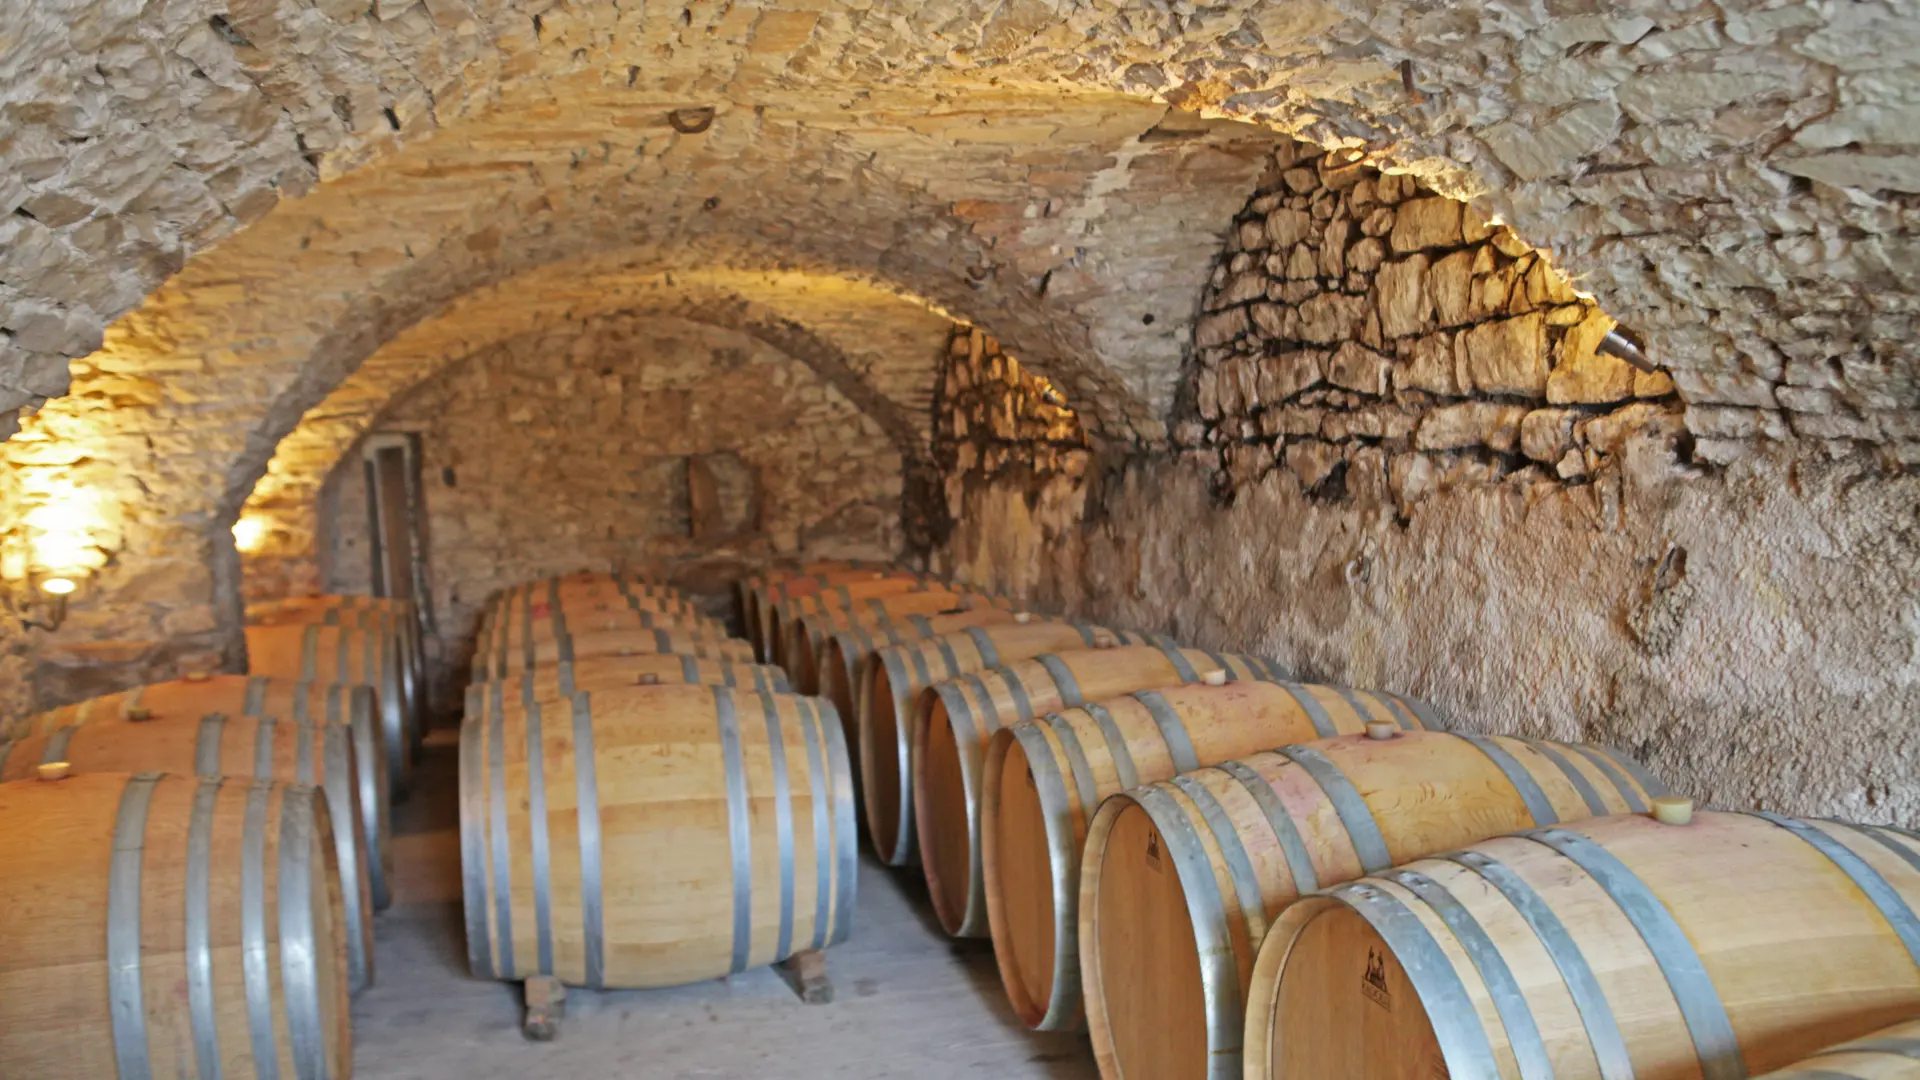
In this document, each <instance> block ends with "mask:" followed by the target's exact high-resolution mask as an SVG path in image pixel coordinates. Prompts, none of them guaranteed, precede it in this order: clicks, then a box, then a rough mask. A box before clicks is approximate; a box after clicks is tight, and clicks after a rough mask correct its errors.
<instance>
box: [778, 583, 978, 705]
mask: <svg viewBox="0 0 1920 1080" xmlns="http://www.w3.org/2000/svg"><path fill="white" fill-rule="evenodd" d="M979 608H988V609H1000V610H1004V611H1008V612H1011V611H1012V610H1013V604H1012V603H1011V602H1010V601H1008V600H1005V599H1001V598H998V597H990V596H986V595H983V594H981V593H973V592H966V591H964V590H956V589H934V590H929V591H927V592H912V593H899V594H896V595H893V596H871V597H868V598H866V599H864V600H860V601H858V602H856V603H855V604H854V606H852V607H850V608H842V607H829V608H827V609H826V610H822V611H808V612H805V613H796V614H795V615H794V616H793V617H792V618H791V620H790V621H789V623H788V629H787V640H786V643H785V645H784V646H783V647H782V648H781V650H780V651H779V653H778V662H779V663H780V664H781V665H782V666H784V667H785V668H786V669H787V670H788V671H789V672H791V673H792V674H793V677H794V678H795V679H796V680H797V685H798V686H799V687H800V691H801V693H805V694H817V693H819V692H820V686H821V682H822V676H821V670H820V662H821V661H822V660H823V659H825V652H826V642H827V639H828V638H829V637H830V636H831V635H833V634H837V633H841V632H843V631H847V630H852V629H854V628H856V627H863V626H887V625H890V624H892V623H894V622H904V621H906V620H908V619H911V618H922V619H924V618H928V617H931V616H937V615H952V614H956V613H958V612H962V611H971V610H975V609H979ZM848 719H853V717H852V716H851V715H850V716H849V717H848Z"/></svg>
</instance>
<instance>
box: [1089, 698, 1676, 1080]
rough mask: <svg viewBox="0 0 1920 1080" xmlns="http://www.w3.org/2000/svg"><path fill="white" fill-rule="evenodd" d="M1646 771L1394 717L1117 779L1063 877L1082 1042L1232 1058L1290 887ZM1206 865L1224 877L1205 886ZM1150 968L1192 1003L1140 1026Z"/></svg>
mask: <svg viewBox="0 0 1920 1080" xmlns="http://www.w3.org/2000/svg"><path fill="white" fill-rule="evenodd" d="M1645 775H1646V774H1645V771H1644V770H1642V769H1641V768H1640V767H1639V766H1638V765H1637V764H1636V763H1634V762H1632V761H1630V760H1628V759H1626V758H1620V757H1614V756H1609V755H1608V754H1607V753H1606V752H1604V751H1600V750H1597V749H1595V748H1592V747H1582V746H1573V745H1569V744H1565V743H1549V742H1543V741H1537V740H1530V739H1516V738H1506V737H1488V736H1479V735H1455V734H1447V733H1443V732H1430V731H1404V732H1402V733H1401V735H1400V737H1399V738H1397V739H1393V740H1391V741H1389V742H1377V741H1374V740H1371V739H1368V738H1366V737H1365V736H1352V737H1347V738H1339V739H1328V740H1321V741H1316V742H1310V743H1304V744H1300V745H1296V746H1290V747H1287V748H1285V749H1283V750H1279V751H1270V752H1266V753H1258V754H1254V755H1251V756H1248V757H1244V758H1239V759H1237V760H1226V761H1222V762H1221V763H1220V764H1219V765H1218V767H1215V768H1206V769H1201V770H1199V771H1197V772H1191V773H1188V774H1186V775H1184V776H1181V777H1179V778H1177V779H1173V780H1170V781H1162V782H1158V783H1155V784H1153V785H1148V786H1143V787H1141V788H1138V789H1136V790H1134V791H1130V792H1127V793H1126V794H1124V795H1120V796H1117V797H1116V798H1114V799H1113V800H1111V802H1110V803H1109V804H1108V805H1107V806H1103V807H1102V808H1101V809H1100V811H1099V813H1098V814H1097V815H1095V817H1094V820H1093V824H1092V826H1090V828H1089V830H1088V841H1087V846H1086V852H1085V856H1084V857H1085V859H1086V862H1085V863H1084V864H1083V866H1082V867H1081V875H1082V876H1081V879H1080V882H1079V883H1078V886H1079V924H1078V926H1077V928H1076V930H1075V933H1074V937H1075V940H1076V943H1077V946H1078V949H1079V954H1080V965H1079V968H1078V974H1079V975H1080V977H1081V979H1082V980H1083V981H1084V984H1085V988H1086V1011H1087V1021H1088V1026H1089V1027H1090V1028H1091V1029H1092V1033H1093V1044H1094V1054H1095V1056H1096V1058H1097V1059H1099V1060H1100V1061H1102V1062H1103V1063H1104V1064H1103V1068H1105V1067H1108V1066H1110V1067H1111V1069H1112V1070H1114V1071H1115V1073H1116V1074H1118V1073H1121V1072H1124V1073H1126V1074H1129V1075H1137V1074H1138V1073H1139V1072H1141V1071H1142V1070H1148V1071H1151V1072H1152V1073H1153V1075H1157V1076H1166V1077H1169V1078H1189V1080H1191V1078H1194V1077H1198V1078H1201V1080H1205V1078H1206V1077H1207V1076H1208V1075H1209V1071H1208V1070H1209V1069H1210V1068H1218V1067H1221V1066H1222V1065H1223V1063H1231V1064H1233V1065H1234V1066H1235V1067H1236V1071H1237V1065H1238V1063H1237V1061H1235V1053H1234V1051H1235V1050H1236V1049H1237V1048H1238V1047H1239V1045H1240V1040H1241V1024H1242V1015H1241V1013H1242V1010H1241V1003H1242V1002H1244V1001H1245V1000H1246V992H1247V984H1246V980H1247V978H1248V975H1249V973H1250V972H1251V970H1252V968H1253V962H1254V958H1255V955H1256V953H1257V952H1258V950H1259V947H1260V941H1261V938H1262V937H1263V936H1264V935H1265V933H1266V930H1267V927H1269V926H1271V925H1272V923H1273V920H1274V919H1275V918H1276V917H1278V916H1279V915H1280V913H1281V912H1283V911H1285V910H1286V908H1287V907H1288V906H1289V905H1290V904H1292V903H1294V902H1295V901H1297V900H1298V899H1299V898H1300V897H1301V896H1303V895H1305V894H1307V893H1309V892H1311V891H1313V890H1314V889H1316V888H1319V889H1325V888H1328V887H1331V886H1334V885H1337V884H1339V883H1341V882H1343V881H1349V880H1352V879H1354V878H1356V877H1359V876H1361V875H1362V874H1365V873H1369V872H1379V871H1382V870H1385V869H1387V868H1389V867H1391V866H1393V865H1396V864H1399V863H1403V862H1407V861H1409V860H1412V859H1415V858H1420V857H1422V856H1425V855H1430V854H1432V853H1434V852H1436V851H1445V850H1448V849H1451V848H1455V847H1459V846H1461V845H1464V844H1468V843H1472V842H1475V841H1478V840H1483V839H1486V838H1488V837H1490V836H1497V835H1500V834H1502V833H1507V832H1512V831H1514V830H1517V829H1525V828H1533V827H1537V826H1541V825H1556V824H1559V823H1562V822H1568V821H1578V820H1582V819H1585V818H1588V817H1593V816H1596V815H1600V816H1604V815H1607V814H1613V813H1627V812H1630V811H1634V810H1636V809H1638V808H1643V807H1645V806H1646V805H1647V802H1648V800H1649V799H1650V798H1652V797H1654V796H1655V795H1658V794H1659V793H1661V792H1663V791H1665V788H1663V787H1662V786H1660V784H1659V783H1658V781H1655V780H1652V779H1650V778H1648V779H1645V780H1643V779H1642V777H1644V776H1645ZM1276 808H1277V809H1276ZM1270 810H1271V811H1273V815H1272V816H1269V811H1270ZM1149 850H1151V851H1153V852H1155V853H1157V854H1155V855H1154V856H1153V857H1152V858H1148V857H1146V852H1148V851H1149ZM1216 874H1217V875H1220V877H1219V880H1225V881H1228V882H1232V883H1234V886H1233V887H1231V888H1230V890H1229V892H1227V893H1223V894H1220V895H1222V896H1224V897H1225V899H1224V900H1222V901H1221V902H1219V903H1215V902H1214V900H1213V899H1212V897H1213V896H1214V894H1213V893H1210V892H1208V891H1207V886H1208V883H1209V881H1210V880H1213V875H1216ZM1240 885H1245V886H1247V888H1246V891H1244V892H1242V891H1240V889H1239V887H1238V886H1240ZM1210 950H1211V951H1210ZM1154 980H1157V981H1158V988H1157V990H1156V994H1157V1000H1158V1002H1159V1003H1160V1004H1161V1005H1162V1006H1164V1007H1165V1008H1166V1009H1167V1010H1168V1011H1169V1012H1172V1013H1176V1014H1179V1015H1187V1014H1188V1013H1189V1012H1192V1011H1196V1010H1197V1012H1198V1013H1199V1015H1200V1016H1201V1017H1202V1018H1203V1020H1204V1022H1203V1023H1202V1024H1201V1026H1199V1027H1197V1028H1193V1029H1182V1031H1181V1032H1180V1033H1179V1034H1178V1035H1174V1036H1171V1037H1169V1038H1167V1039H1164V1040H1160V1041H1158V1042H1155V1041H1153V1040H1149V1039H1147V1038H1146V1037H1145V1036H1144V1035H1143V1034H1142V1031H1141V1029H1140V1027H1139V1024H1140V1022H1141V1017H1142V1015H1143V1013H1142V1011H1141V1010H1142V1009H1148V1008H1151V1007H1152V1006H1151V1005H1150V1004H1149V1002H1148V1001H1147V998H1148V996H1149V995H1147V994H1146V993H1145V992H1144V985H1145V981H1154Z"/></svg>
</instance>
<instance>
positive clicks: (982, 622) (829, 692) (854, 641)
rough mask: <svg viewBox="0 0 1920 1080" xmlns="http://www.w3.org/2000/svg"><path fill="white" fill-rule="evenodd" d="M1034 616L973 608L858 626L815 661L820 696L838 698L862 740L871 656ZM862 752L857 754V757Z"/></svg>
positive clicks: (833, 638) (831, 639)
mask: <svg viewBox="0 0 1920 1080" xmlns="http://www.w3.org/2000/svg"><path fill="white" fill-rule="evenodd" d="M1032 621H1033V616H1032V615H1029V614H1027V613H1025V612H1013V611H1008V610H1006V609H1005V608H989V607H983V608H969V609H967V610H965V611H955V612H950V613H948V614H945V615H909V616H907V617H905V618H903V619H900V620H898V621H895V622H886V623H875V624H871V625H868V626H854V627H849V628H847V629H845V630H839V631H836V632H834V633H833V634H831V635H829V636H828V637H827V640H826V643H825V644H824V645H823V646H822V649H821V654H820V660H819V662H818V663H817V664H816V665H815V666H816V667H817V669H818V671H819V675H820V696H822V697H824V698H826V699H827V700H828V701H831V702H833V707H834V708H836V709H838V710H840V716H841V719H843V720H845V721H846V723H847V729H848V731H849V733H850V735H849V738H848V743H847V744H848V745H849V746H853V745H855V744H856V743H857V742H858V741H859V734H858V732H859V729H860V710H861V705H862V702H863V701H864V698H863V696H862V690H863V688H864V687H865V685H866V683H865V681H864V680H863V679H861V677H860V673H861V671H862V670H863V669H864V668H865V667H866V664H867V658H868V657H869V656H872V655H873V654H874V653H876V652H879V651H880V650H881V649H887V648H892V647H893V646H895V645H907V644H911V643H913V642H916V641H925V640H927V639H928V638H937V637H942V636H944V635H947V634H951V633H954V632H956V631H959V630H965V629H966V628H967V627H969V626H998V625H1000V624H1001V623H1015V622H1018V623H1030V622H1032ZM857 756H858V755H856V757H857Z"/></svg>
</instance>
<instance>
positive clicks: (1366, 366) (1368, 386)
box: [1327, 341, 1393, 397]
mask: <svg viewBox="0 0 1920 1080" xmlns="http://www.w3.org/2000/svg"><path fill="white" fill-rule="evenodd" d="M1392 372H1393V361H1392V359H1390V358H1389V357H1385V356H1382V355H1380V354H1379V353H1377V352H1374V351H1373V350H1372V349H1369V348H1367V347H1366V346H1364V345H1361V344H1359V343H1357V342H1352V341H1347V342H1342V343H1341V345H1340V347H1339V348H1338V349H1335V350H1334V353H1333V357H1332V359H1331V360H1329V361H1328V362H1327V381H1328V382H1330V383H1332V384H1334V385H1335V386H1344V387H1346V388H1347V389H1349V390H1353V391H1355V392H1357V393H1361V394H1368V395H1371V396H1373V397H1385V396H1386V394H1387V388H1388V386H1389V380H1390V377H1391V375H1392Z"/></svg>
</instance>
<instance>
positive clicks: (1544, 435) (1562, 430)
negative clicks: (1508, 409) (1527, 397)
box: [1520, 409, 1580, 464]
mask: <svg viewBox="0 0 1920 1080" xmlns="http://www.w3.org/2000/svg"><path fill="white" fill-rule="evenodd" d="M1579 417H1580V414H1579V412H1577V411H1576V410H1573V409H1535V410H1534V411H1532V412H1530V413H1528V414H1527V416H1526V419H1524V420H1522V421H1521V422H1520V449H1521V452H1522V453H1525V454H1526V455H1527V456H1528V457H1530V458H1532V459H1533V460H1535V461H1544V462H1546V463H1548V464H1553V463H1555V462H1558V461H1559V460H1560V459H1561V458H1563V457H1565V456H1566V453H1567V451H1568V450H1571V449H1572V448H1573V425H1574V421H1576V420H1578V419H1579Z"/></svg>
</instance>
